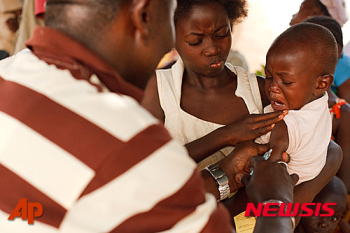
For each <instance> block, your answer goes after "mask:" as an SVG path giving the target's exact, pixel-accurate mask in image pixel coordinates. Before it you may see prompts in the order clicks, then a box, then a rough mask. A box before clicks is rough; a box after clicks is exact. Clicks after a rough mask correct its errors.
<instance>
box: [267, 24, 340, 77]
mask: <svg viewBox="0 0 350 233" xmlns="http://www.w3.org/2000/svg"><path fill="white" fill-rule="evenodd" d="M281 45H283V48H284V49H288V50H292V51H293V50H294V51H297V50H298V49H305V50H306V51H307V52H308V53H310V58H311V60H310V63H311V62H318V63H319V64H318V65H317V66H318V70H317V72H319V74H318V75H319V76H321V75H325V74H334V71H335V68H336V66H337V62H338V46H337V42H336V40H335V38H334V36H333V35H332V33H331V32H330V31H329V30H328V29H326V28H325V27H323V26H320V25H317V24H314V23H304V22H303V23H299V24H296V25H294V26H292V27H290V28H288V29H287V30H286V31H284V32H283V33H282V34H281V35H279V36H278V37H277V38H276V40H275V41H274V42H273V44H272V45H271V47H270V50H271V48H273V47H276V46H281ZM301 45H302V46H301ZM305 46H306V47H305ZM306 48H307V49H306Z"/></svg>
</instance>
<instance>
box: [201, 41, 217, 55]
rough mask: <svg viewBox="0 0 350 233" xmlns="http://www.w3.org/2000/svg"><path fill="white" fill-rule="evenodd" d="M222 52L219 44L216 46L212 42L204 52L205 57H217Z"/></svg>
mask: <svg viewBox="0 0 350 233" xmlns="http://www.w3.org/2000/svg"><path fill="white" fill-rule="evenodd" d="M220 51H221V48H220V46H219V45H218V44H216V43H215V42H214V41H211V42H210V43H209V44H208V47H206V48H205V50H204V55H205V56H208V57H209V56H215V55H217V54H218V53H220Z"/></svg>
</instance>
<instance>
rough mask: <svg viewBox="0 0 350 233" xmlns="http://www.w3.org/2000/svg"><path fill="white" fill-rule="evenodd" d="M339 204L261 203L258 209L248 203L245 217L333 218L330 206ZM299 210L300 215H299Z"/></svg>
mask: <svg viewBox="0 0 350 233" xmlns="http://www.w3.org/2000/svg"><path fill="white" fill-rule="evenodd" d="M335 205H337V203H303V204H300V203H288V204H286V203H265V204H264V203H259V204H258V206H257V208H256V207H255V205H254V204H253V203H248V204H247V208H246V211H245V214H244V216H245V217H249V216H255V217H260V216H264V217H276V216H279V217H295V216H300V217H309V216H316V217H319V216H320V217H331V216H333V215H334V210H333V209H331V208H330V206H335ZM299 210H301V211H300V214H299Z"/></svg>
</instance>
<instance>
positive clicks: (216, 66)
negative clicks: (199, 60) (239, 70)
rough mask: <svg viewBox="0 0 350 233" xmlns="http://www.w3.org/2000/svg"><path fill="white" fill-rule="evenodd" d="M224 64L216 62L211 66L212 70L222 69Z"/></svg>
mask: <svg viewBox="0 0 350 233" xmlns="http://www.w3.org/2000/svg"><path fill="white" fill-rule="evenodd" d="M223 64H224V62H223V61H219V62H214V63H212V64H211V65H210V66H211V67H212V68H220V67H221V66H222V65H223Z"/></svg>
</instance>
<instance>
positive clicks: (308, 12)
mask: <svg viewBox="0 0 350 233" xmlns="http://www.w3.org/2000/svg"><path fill="white" fill-rule="evenodd" d="M319 14H320V8H319V7H318V6H317V5H316V2H315V0H304V1H303V2H302V3H301V5H300V8H299V11H298V13H296V14H294V15H293V17H292V20H291V21H290V23H289V24H290V26H293V25H295V24H297V23H301V22H303V21H304V20H305V19H307V18H309V17H311V16H315V15H319Z"/></svg>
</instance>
